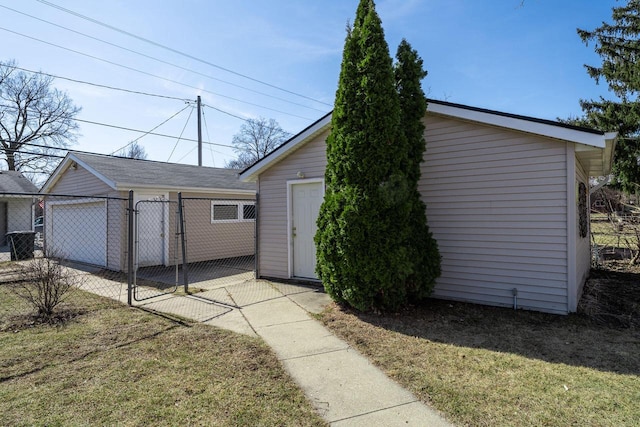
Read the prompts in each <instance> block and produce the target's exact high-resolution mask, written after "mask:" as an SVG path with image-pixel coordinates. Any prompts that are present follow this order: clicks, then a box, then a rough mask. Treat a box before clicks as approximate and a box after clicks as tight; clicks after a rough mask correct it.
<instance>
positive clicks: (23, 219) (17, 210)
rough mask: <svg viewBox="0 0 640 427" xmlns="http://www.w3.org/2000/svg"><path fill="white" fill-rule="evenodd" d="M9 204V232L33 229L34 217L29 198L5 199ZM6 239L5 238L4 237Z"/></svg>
mask: <svg viewBox="0 0 640 427" xmlns="http://www.w3.org/2000/svg"><path fill="white" fill-rule="evenodd" d="M3 201H6V202H7V232H9V231H25V230H32V229H33V215H32V213H31V212H32V211H31V205H32V204H33V200H32V199H31V198H30V197H29V198H12V199H3ZM3 237H4V236H3Z"/></svg>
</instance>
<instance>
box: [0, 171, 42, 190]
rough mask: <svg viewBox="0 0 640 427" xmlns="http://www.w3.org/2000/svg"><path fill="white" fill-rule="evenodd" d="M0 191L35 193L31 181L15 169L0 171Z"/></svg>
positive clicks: (36, 188) (35, 188)
mask: <svg viewBox="0 0 640 427" xmlns="http://www.w3.org/2000/svg"><path fill="white" fill-rule="evenodd" d="M0 192H2V193H37V192H38V187H36V186H35V185H34V184H33V183H32V182H31V181H29V180H28V179H27V178H25V177H24V175H22V174H21V173H20V172H16V171H0Z"/></svg>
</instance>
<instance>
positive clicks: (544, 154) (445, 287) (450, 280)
mask: <svg viewBox="0 0 640 427" xmlns="http://www.w3.org/2000/svg"><path fill="white" fill-rule="evenodd" d="M425 139H426V141H427V151H426V153H425V156H424V163H423V164H422V178H421V180H420V183H419V188H420V192H421V193H422V195H423V199H424V201H425V203H426V204H427V218H428V222H429V227H430V228H431V231H432V232H433V234H434V237H435V238H436V239H437V241H438V245H439V248H440V253H441V255H442V276H441V277H440V278H439V279H438V281H437V284H436V287H435V290H434V296H435V297H437V298H443V299H454V300H461V301H469V302H476V303H483V304H491V305H502V306H511V305H512V304H513V295H512V290H513V289H516V290H517V293H518V306H519V307H524V308H529V309H535V310H541V311H548V312H555V313H566V312H567V280H568V270H567V238H568V235H567V159H566V143H564V142H560V141H554V140H549V139H546V138H540V137H536V136H533V135H528V134H524V133H519V132H514V131H508V130H504V129H500V128H495V127H490V126H482V125H479V124H472V123H468V122H464V121H460V120H453V119H449V118H444V117H439V116H436V115H429V116H427V119H426V130H425Z"/></svg>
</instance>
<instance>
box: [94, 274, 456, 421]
mask: <svg viewBox="0 0 640 427" xmlns="http://www.w3.org/2000/svg"><path fill="white" fill-rule="evenodd" d="M85 274H86V273H85ZM102 280H103V281H104V282H108V281H106V280H105V279H102ZM104 282H103V283H102V284H101V286H100V289H102V291H101V292H96V293H100V294H102V295H105V296H108V295H109V294H110V293H111V294H112V295H114V296H115V295H118V297H116V298H117V299H120V300H121V301H122V300H123V299H124V298H125V297H126V290H125V292H124V293H123V292H122V284H120V283H116V282H112V283H113V285H112V286H113V287H118V289H117V292H113V291H115V289H113V290H109V285H108V283H104ZM87 290H91V289H87ZM198 295H200V296H202V297H203V298H207V299H203V298H194V297H192V296H178V295H165V296H161V297H157V298H153V299H149V300H145V301H141V302H139V303H137V304H136V305H137V306H141V307H145V308H148V309H152V310H156V311H160V312H164V313H168V314H174V315H178V316H181V317H184V318H188V319H192V320H195V321H199V322H203V323H205V324H210V325H214V326H217V327H220V328H225V329H229V330H232V331H235V332H239V333H243V334H247V335H253V336H259V337H261V338H262V339H264V341H265V342H266V343H267V344H268V345H269V346H270V347H271V348H272V349H273V350H274V351H275V353H276V355H277V357H278V359H279V360H280V361H281V362H282V364H283V365H284V367H285V369H286V370H287V372H288V373H289V374H290V375H291V377H292V378H293V379H294V381H296V383H297V384H298V385H299V386H300V387H301V388H302V389H303V390H304V392H305V394H306V395H307V397H308V398H309V399H310V401H311V403H312V404H313V405H314V406H315V408H316V409H317V410H318V411H319V413H320V414H321V415H322V417H323V418H324V419H325V420H327V421H328V422H329V423H330V424H331V425H332V426H367V427H368V426H449V425H450V424H449V423H448V422H446V421H445V420H444V419H443V418H442V417H441V416H440V415H438V414H437V413H436V412H435V411H434V410H433V409H432V408H430V407H428V406H427V405H425V404H423V403H421V402H420V401H418V399H416V397H415V396H414V395H413V394H411V393H409V392H408V391H407V390H405V389H403V388H402V387H400V386H399V385H398V384H396V383H395V382H394V381H391V380H390V379H389V378H388V377H387V376H386V375H385V374H383V373H382V371H380V370H379V369H378V368H376V367H375V366H373V365H372V364H371V363H370V362H369V361H368V360H367V359H366V358H365V357H363V356H362V355H361V354H360V353H358V352H357V351H356V350H355V349H353V348H352V347H350V346H349V345H348V344H347V343H346V342H344V341H342V340H340V339H339V338H337V337H336V336H335V335H333V334H332V333H331V332H330V331H329V330H328V329H326V328H325V327H324V326H323V325H322V324H321V323H320V322H318V321H317V320H315V319H313V318H312V317H311V316H310V315H309V313H319V312H321V311H322V310H323V308H324V307H325V305H326V304H328V303H329V302H330V299H329V297H328V296H327V295H326V294H325V293H324V292H322V291H321V290H320V289H318V288H315V287H305V286H297V285H290V284H281V283H273V282H268V281H263V280H251V281H245V282H240V283H234V284H229V285H226V286H220V287H217V288H214V289H210V290H207V291H206V292H203V293H201V294H198ZM212 300H215V301H218V302H219V303H218V304H213V303H212V302H211V301H212ZM124 301H126V299H124Z"/></svg>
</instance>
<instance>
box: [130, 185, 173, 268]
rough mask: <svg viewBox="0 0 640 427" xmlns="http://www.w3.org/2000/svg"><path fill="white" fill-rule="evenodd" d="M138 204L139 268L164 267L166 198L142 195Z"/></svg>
mask: <svg viewBox="0 0 640 427" xmlns="http://www.w3.org/2000/svg"><path fill="white" fill-rule="evenodd" d="M137 198H138V199H139V200H138V202H137V203H136V210H137V212H138V213H137V215H138V218H137V219H138V220H137V223H136V225H137V229H136V233H137V256H138V258H137V263H138V266H140V267H144V266H151V265H163V264H164V258H165V256H164V254H165V246H166V238H165V235H166V226H167V224H166V221H167V205H168V202H167V200H166V199H165V198H164V196H157V195H145V194H140V195H138V197H137Z"/></svg>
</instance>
